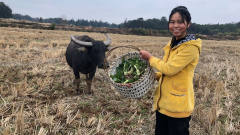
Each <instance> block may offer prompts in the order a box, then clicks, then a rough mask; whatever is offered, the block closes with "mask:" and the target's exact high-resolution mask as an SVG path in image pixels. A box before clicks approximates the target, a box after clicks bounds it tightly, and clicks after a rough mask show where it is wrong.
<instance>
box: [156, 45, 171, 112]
mask: <svg viewBox="0 0 240 135" xmlns="http://www.w3.org/2000/svg"><path fill="white" fill-rule="evenodd" d="M171 51H172V48H170V50H169V52H168V57H167V60H166V62H167V61H168V58H169V56H170V52H171ZM163 77H164V74H162V80H161V84H160V86H159V92H160V97H159V98H158V101H157V110H159V109H160V107H159V105H158V102H159V100H160V98H161V90H162V82H163Z"/></svg>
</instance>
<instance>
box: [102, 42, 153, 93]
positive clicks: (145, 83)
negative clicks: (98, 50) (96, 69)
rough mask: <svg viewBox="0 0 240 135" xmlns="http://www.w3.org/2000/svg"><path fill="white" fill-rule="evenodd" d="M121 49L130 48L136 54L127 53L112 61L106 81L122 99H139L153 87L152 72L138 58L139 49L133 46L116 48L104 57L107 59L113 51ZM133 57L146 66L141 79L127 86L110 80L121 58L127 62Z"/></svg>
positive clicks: (148, 66)
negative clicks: (107, 80)
mask: <svg viewBox="0 0 240 135" xmlns="http://www.w3.org/2000/svg"><path fill="white" fill-rule="evenodd" d="M122 47H127V48H132V49H135V50H137V51H138V52H128V53H126V54H124V55H122V56H119V57H117V58H116V59H114V60H113V62H112V63H111V64H110V67H109V68H108V71H107V73H108V79H109V81H110V83H111V84H112V86H113V87H114V88H115V89H116V90H117V91H118V92H119V93H120V94H121V95H123V96H124V97H127V98H140V97H142V96H143V95H145V94H146V93H147V92H148V91H149V90H150V89H151V88H152V87H153V83H154V72H153V70H152V68H151V67H150V65H149V63H148V62H147V61H146V60H144V59H142V58H141V57H140V54H139V49H138V48H136V47H135V46H118V47H115V48H112V49H111V50H110V51H109V52H108V54H107V55H106V57H108V56H109V54H110V53H111V52H112V51H113V50H115V49H117V48H122ZM135 57H137V58H140V59H141V60H142V61H144V62H145V63H146V64H147V68H146V69H145V72H144V73H143V74H142V75H141V77H140V78H139V79H138V80H137V81H135V82H133V83H127V84H122V83H116V82H115V81H114V80H112V78H111V77H110V75H114V74H115V73H116V68H117V67H118V66H119V65H120V64H121V63H122V58H124V59H125V60H127V59H130V58H135Z"/></svg>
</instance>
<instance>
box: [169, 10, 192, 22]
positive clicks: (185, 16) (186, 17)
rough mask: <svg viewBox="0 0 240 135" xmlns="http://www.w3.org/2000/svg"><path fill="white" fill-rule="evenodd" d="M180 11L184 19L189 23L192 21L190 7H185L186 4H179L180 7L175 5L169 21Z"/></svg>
mask: <svg viewBox="0 0 240 135" xmlns="http://www.w3.org/2000/svg"><path fill="white" fill-rule="evenodd" d="M177 12H178V13H179V14H180V15H181V17H182V21H183V22H184V21H186V22H187V24H189V23H190V22H191V15H190V13H189V11H188V9H187V8H186V7H185V6H178V7H175V8H174V9H173V10H172V11H171V14H170V15H169V21H170V19H171V17H172V15H173V14H175V13H177Z"/></svg>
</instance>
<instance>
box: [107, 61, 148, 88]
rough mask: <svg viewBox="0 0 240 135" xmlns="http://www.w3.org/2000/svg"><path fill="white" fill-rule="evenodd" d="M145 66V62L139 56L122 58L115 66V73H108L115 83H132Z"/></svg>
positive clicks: (139, 75) (143, 70)
mask: <svg viewBox="0 0 240 135" xmlns="http://www.w3.org/2000/svg"><path fill="white" fill-rule="evenodd" d="M146 68H147V64H146V62H144V61H142V60H141V59H140V58H138V57H135V58H130V59H127V60H125V58H122V63H121V64H119V66H118V67H117V68H116V74H115V75H110V77H111V78H112V79H113V81H114V82H116V83H124V84H126V83H132V82H135V81H137V80H138V79H139V78H140V77H141V75H142V74H143V73H144V72H145V69H146Z"/></svg>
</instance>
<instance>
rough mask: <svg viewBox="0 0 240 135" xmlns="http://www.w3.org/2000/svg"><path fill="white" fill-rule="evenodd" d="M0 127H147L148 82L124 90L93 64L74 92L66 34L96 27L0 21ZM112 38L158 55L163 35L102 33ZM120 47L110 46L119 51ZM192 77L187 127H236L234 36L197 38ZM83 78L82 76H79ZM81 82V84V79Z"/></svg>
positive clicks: (88, 131) (238, 63) (223, 132)
mask: <svg viewBox="0 0 240 135" xmlns="http://www.w3.org/2000/svg"><path fill="white" fill-rule="evenodd" d="M0 30H1V35H0V118H1V119H0V133H1V134H3V135H7V134H26V135H27V134H31V135H55V134H57V135H61V134H62V135H67V134H68V135H75V134H76V135H77V134H78V135H151V134H154V125H155V123H154V122H155V113H153V112H151V107H152V93H153V90H154V89H152V90H150V91H149V92H148V93H147V94H146V95H145V96H144V97H143V98H141V99H126V98H123V97H122V96H121V95H120V94H119V93H118V92H117V91H116V90H115V89H114V88H113V87H111V85H110V83H108V81H107V79H106V71H104V70H101V69H98V71H97V73H96V77H95V79H94V84H93V85H94V86H93V87H94V88H93V90H94V92H95V93H94V95H87V94H82V95H77V93H76V92H75V89H74V86H73V84H72V82H73V79H74V75H73V73H72V71H71V69H70V68H69V66H68V65H67V63H66V60H65V50H66V46H67V45H68V43H69V42H70V35H82V34H87V35H89V36H90V37H93V38H95V39H98V40H104V39H105V37H104V35H103V34H100V33H87V32H73V31H60V30H58V31H57V30H55V31H54V30H37V29H21V28H7V27H0ZM109 35H110V37H111V38H112V45H113V46H119V45H134V46H137V47H139V48H141V49H145V50H148V51H150V52H151V53H152V54H153V55H154V56H158V57H162V56H163V50H161V48H162V47H163V46H164V45H165V44H166V43H167V42H168V40H170V38H167V37H151V36H135V35H120V34H109ZM122 52H124V50H120V51H119V52H116V53H115V55H120V54H121V53H122ZM200 57H201V58H200V62H199V64H198V66H197V69H196V72H195V78H194V84H195V85H194V87H195V96H196V106H195V111H194V113H193V115H192V120H191V127H190V132H191V134H192V135H239V134H240V60H239V59H240V40H235V41H233V40H224V41H215V40H203V48H202V53H201V56H200ZM82 78H83V79H84V78H85V76H82ZM81 88H82V89H86V83H85V81H82V82H81Z"/></svg>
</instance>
